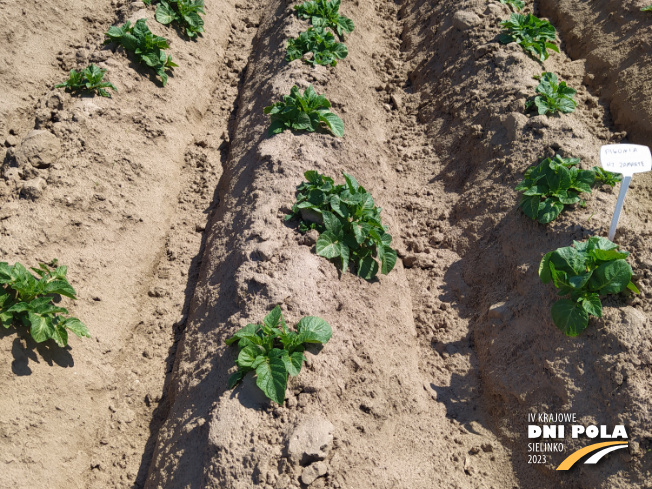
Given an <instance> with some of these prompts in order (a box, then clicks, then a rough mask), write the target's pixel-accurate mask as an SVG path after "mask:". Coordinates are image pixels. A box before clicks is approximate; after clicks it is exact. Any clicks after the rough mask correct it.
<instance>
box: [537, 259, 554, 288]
mask: <svg viewBox="0 0 652 489" xmlns="http://www.w3.org/2000/svg"><path fill="white" fill-rule="evenodd" d="M552 253H553V252H552V251H549V252H548V253H546V254H545V255H543V258H541V262H540V263H539V279H540V280H541V282H543V283H544V284H547V283H548V282H550V281H551V280H552V275H551V274H550V255H552Z"/></svg>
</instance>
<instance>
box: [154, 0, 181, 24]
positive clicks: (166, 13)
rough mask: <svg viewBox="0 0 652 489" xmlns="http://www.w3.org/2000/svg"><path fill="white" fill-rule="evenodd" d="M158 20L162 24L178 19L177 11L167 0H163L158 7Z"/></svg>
mask: <svg viewBox="0 0 652 489" xmlns="http://www.w3.org/2000/svg"><path fill="white" fill-rule="evenodd" d="M156 20H157V22H160V23H161V24H164V25H167V24H170V23H171V22H173V21H175V20H177V14H176V12H175V11H174V10H173V9H172V7H170V5H168V3H167V2H166V1H165V0H162V1H161V3H159V5H158V8H157V9H156Z"/></svg>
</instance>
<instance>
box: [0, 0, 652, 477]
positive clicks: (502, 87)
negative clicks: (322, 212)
mask: <svg viewBox="0 0 652 489" xmlns="http://www.w3.org/2000/svg"><path fill="white" fill-rule="evenodd" d="M641 6H642V5H637V4H636V5H635V4H634V2H626V3H625V4H622V3H619V4H618V5H616V4H615V2H612V1H609V0H600V1H599V2H597V3H595V2H594V4H592V5H591V8H590V9H588V8H586V6H585V5H584V3H583V2H577V1H572V0H565V1H561V2H550V1H548V0H542V1H541V2H540V3H539V4H537V5H536V8H537V12H536V13H537V14H538V15H546V16H549V17H550V19H551V20H552V22H553V23H554V24H555V25H556V26H557V28H558V30H559V33H560V37H561V40H562V43H561V47H562V54H556V53H554V54H553V55H552V56H551V57H550V58H549V59H548V60H547V61H546V62H544V63H543V64H542V63H539V62H537V61H535V60H533V59H531V58H529V57H528V56H527V55H525V54H524V53H523V51H522V50H521V48H520V47H518V46H517V45H515V44H510V45H501V44H499V43H498V42H497V35H498V34H499V32H500V26H499V22H500V21H501V20H504V19H505V18H507V17H508V16H509V14H510V11H509V9H508V7H507V6H505V5H502V4H499V3H498V2H488V3H487V2H485V1H479V0H463V1H462V2H460V1H452V0H444V1H440V2H436V3H433V2H428V1H425V0H406V1H405V2H402V3H399V4H397V3H394V2H389V3H384V2H378V1H376V0H374V1H372V0H361V1H359V2H358V1H357V2H352V3H346V2H345V3H344V4H343V5H342V13H343V14H344V15H347V16H349V17H351V18H352V19H354V21H355V23H356V29H355V31H354V32H353V33H352V34H350V35H348V36H347V37H346V44H347V46H348V48H349V53H350V54H349V56H348V58H346V59H345V60H343V61H341V62H340V63H339V64H338V66H337V67H335V68H325V67H316V68H311V67H308V66H307V65H304V64H302V63H301V62H300V61H294V62H292V63H287V62H285V61H284V57H285V41H286V39H287V38H288V37H294V36H296V35H297V34H298V33H299V32H300V31H302V30H304V29H305V28H306V26H307V22H305V21H301V20H298V19H297V18H296V17H295V16H294V15H293V9H292V5H291V4H286V3H284V2H282V1H280V0H278V1H277V0H272V1H269V2H263V1H259V2H253V3H251V2H250V3H249V4H246V5H245V4H242V3H235V2H230V1H227V0H220V1H219V2H217V3H211V4H209V5H207V15H206V34H205V36H203V37H202V38H200V39H199V40H197V41H195V42H188V41H187V40H185V39H184V38H183V37H182V36H181V35H180V33H178V32H176V31H175V30H174V29H173V28H165V27H163V26H161V25H160V24H157V23H156V22H155V21H154V20H153V11H154V10H153V8H151V7H150V8H145V7H144V5H143V4H141V3H140V2H134V3H129V4H127V3H124V2H122V1H120V0H118V1H112V2H108V1H106V0H103V1H100V2H93V3H92V4H91V3H90V2H65V1H64V0H61V1H59V2H53V1H48V2H41V3H39V4H38V6H37V5H26V4H23V5H20V6H17V5H7V4H3V10H2V14H1V15H2V20H3V25H7V26H14V27H10V28H9V30H8V31H7V33H6V34H5V36H4V37H5V40H6V42H5V44H4V45H3V47H2V48H1V49H3V52H2V55H3V56H2V57H3V59H7V60H9V62H8V63H9V64H8V65H7V67H5V69H2V68H0V84H2V86H5V87H7V90H6V91H7V96H6V97H3V101H2V102H1V103H0V114H1V116H0V139H1V138H2V137H4V141H5V148H6V149H4V152H5V156H4V159H3V160H4V163H3V165H2V168H1V171H0V175H1V176H2V179H0V205H1V207H0V236H1V238H0V259H2V260H6V261H9V262H10V263H13V262H15V261H21V262H23V263H25V264H26V265H34V264H36V263H37V262H38V261H39V260H43V261H48V260H50V259H52V258H54V257H56V258H59V260H60V261H61V262H62V263H64V264H67V265H68V266H69V267H70V272H69V276H70V279H71V282H72V283H73V285H74V286H75V288H76V289H77V291H78V292H79V300H78V301H77V302H76V303H75V305H74V306H73V307H71V312H73V313H74V315H75V316H78V317H80V318H82V319H83V320H84V322H85V323H86V324H87V325H88V326H89V329H90V330H91V332H92V334H93V339H92V340H84V341H80V340H77V339H76V338H75V339H72V340H71V347H68V348H66V349H59V348H56V347H54V346H52V345H48V344H46V345H36V344H35V343H33V341H32V340H31V339H30V338H29V337H28V335H26V334H25V333H24V332H21V331H16V330H15V329H13V328H11V329H9V330H6V331H3V332H2V337H0V350H1V351H2V352H4V353H2V354H1V356H0V358H2V359H3V362H4V365H5V368H3V369H1V370H0V387H1V388H2V390H3V392H5V393H6V395H5V396H3V398H2V401H0V412H2V415H0V452H1V453H2V454H3V456H2V457H3V458H1V459H0V460H1V461H2V462H3V463H4V467H5V469H4V472H3V474H5V475H4V477H3V482H2V483H0V486H1V487H7V488H9V487H11V488H28V487H29V488H34V487H53V488H59V487H60V488H64V487H65V488H70V487H84V488H86V487H93V488H98V489H99V488H107V487H116V488H117V487H120V488H122V487H147V488H151V489H154V488H166V489H167V488H177V487H178V488H186V487H220V488H249V487H252V486H254V487H263V488H279V489H280V488H289V487H306V486H308V485H310V487H332V488H342V489H344V488H346V489H357V488H370V487H378V488H390V487H397V488H399V487H400V488H423V487H458V488H467V487H468V488H476V487H486V488H489V487H494V488H510V487H523V488H535V487H536V488H558V487H581V488H594V487H601V488H619V487H622V488H631V487H640V488H644V487H647V485H648V484H649V480H648V478H649V477H648V474H649V472H650V470H652V466H651V464H652V458H651V457H650V455H649V448H650V447H651V444H652V441H651V440H652V426H651V425H650V402H649V399H650V394H651V393H650V390H651V389H650V384H649V381H648V379H649V378H650V373H651V372H650V369H651V368H652V367H651V365H652V356H651V355H650V346H652V335H651V334H650V333H649V328H648V318H649V316H650V314H651V311H652V303H651V302H650V300H649V298H648V296H647V294H648V292H647V289H648V288H649V286H650V280H651V277H650V268H651V266H652V256H651V252H650V251H649V247H647V246H646V244H647V243H648V242H649V238H650V236H651V233H652V229H651V225H650V224H649V222H648V217H647V216H648V214H649V204H648V203H647V199H648V198H649V196H650V184H649V178H648V177H646V176H644V177H636V178H635V180H634V184H633V188H632V190H631V191H630V193H629V195H628V197H627V199H628V200H627V204H626V206H625V214H624V216H623V218H621V224H620V227H619V233H618V235H617V237H616V241H617V242H618V243H619V244H620V245H621V246H622V247H623V248H624V249H626V250H628V251H630V252H631V253H632V254H631V257H630V258H629V261H630V263H631V264H632V266H633V268H634V270H635V271H636V278H635V280H636V281H637V283H638V285H639V288H640V289H641V291H642V294H641V295H640V296H638V297H635V298H633V297H625V296H622V297H610V298H608V299H604V300H603V304H604V305H605V306H606V307H605V314H604V317H603V318H602V319H600V320H592V321H591V324H590V326H589V329H588V330H587V331H586V333H585V334H583V335H582V336H581V337H580V338H574V339H572V338H566V337H564V336H563V335H562V334H561V333H560V332H559V331H557V330H556V328H555V327H554V326H553V325H552V324H551V322H550V319H549V306H550V304H551V303H552V301H553V300H554V297H555V294H554V290H553V288H552V287H551V286H550V285H542V284H540V283H539V281H538V277H537V267H538V263H539V260H540V258H541V256H542V255H543V253H545V252H547V251H550V250H552V249H554V248H556V247H560V246H567V245H569V244H570V242H571V240H573V239H576V240H579V239H583V238H585V237H587V236H589V235H594V234H600V235H605V234H606V229H607V228H608V225H609V220H610V218H611V212H612V209H613V207H614V205H615V200H616V192H614V191H611V190H596V191H594V192H593V194H592V195H591V196H589V197H588V198H587V205H586V207H585V208H581V207H579V206H577V208H575V209H572V210H570V211H568V212H565V213H563V214H562V215H561V216H560V218H559V219H558V220H556V221H555V222H554V223H552V224H550V225H548V226H542V225H539V224H536V223H533V222H531V221H530V220H529V219H527V218H526V217H524V216H523V215H522V214H521V213H520V212H518V211H517V210H516V205H517V203H518V199H519V196H518V195H517V194H516V193H515V192H514V190H513V187H514V186H515V184H516V183H518V182H519V181H520V180H521V179H522V175H523V172H524V171H525V170H526V169H527V168H528V167H529V166H530V165H532V164H534V163H537V162H538V161H540V159H541V158H543V157H545V156H552V155H554V154H555V153H559V154H562V155H564V156H575V157H579V158H581V165H582V167H583V168H590V167H591V166H595V165H598V163H599V162H598V159H597V155H598V152H599V147H600V145H602V144H607V143H609V142H620V141H623V142H634V143H641V144H645V143H646V136H648V133H649V126H650V124H648V122H649V118H650V117H652V110H650V108H649V106H648V103H649V102H648V100H649V99H650V95H652V93H650V92H651V91H652V89H650V87H649V86H648V84H647V83H646V82H645V80H646V76H645V74H646V73H647V70H648V68H647V65H648V64H649V63H646V59H647V58H646V56H647V53H648V51H649V49H648V46H647V43H648V38H649V35H648V32H647V31H648V29H647V20H648V19H649V17H648V15H649V14H645V13H643V12H640V11H639V8H640V7H641ZM616 7H617V8H616ZM538 9H540V11H539V10H538ZM614 12H615V13H614ZM141 17H147V18H148V19H149V21H148V24H149V25H150V27H151V29H152V30H153V31H154V32H155V33H156V34H160V35H165V36H166V37H168V38H169V39H172V47H171V50H170V52H171V53H172V55H173V58H174V59H175V61H176V62H177V63H178V64H179V65H180V66H179V68H176V69H175V71H174V76H172V77H171V78H170V81H169V83H168V86H167V87H165V88H161V87H160V86H159V85H157V83H156V81H155V79H154V78H153V77H152V76H151V73H150V72H149V71H147V70H144V69H142V68H140V67H139V66H137V65H136V64H134V63H133V62H132V61H130V58H129V57H128V56H126V55H125V53H124V52H122V50H121V49H118V50H116V51H115V52H114V51H112V50H111V49H110V48H107V47H102V46H101V43H102V41H103V32H105V31H106V30H107V29H108V27H109V26H110V25H111V24H117V23H122V22H124V21H125V20H126V19H132V20H136V19H138V18H141ZM45 18H47V19H48V21H47V22H45V21H44V20H43V19H45ZM80 19H81V20H80ZM17 26H20V28H18V27H17ZM36 39H39V41H38V42H36V41H35V40H36ZM43 40H45V41H46V42H43ZM568 56H570V58H569V57H568ZM21 59H29V60H31V61H32V62H31V63H27V64H25V63H22V62H20V60H21ZM91 61H92V62H95V63H97V64H98V65H100V66H101V67H103V68H107V69H109V72H108V75H107V77H108V78H109V79H110V80H111V81H113V82H114V83H115V84H116V85H117V86H118V88H119V92H118V93H117V94H116V95H115V96H114V98H113V99H110V100H109V99H98V98H73V97H71V96H70V95H68V94H65V93H64V92H63V91H60V90H55V91H52V90H51V89H49V88H47V87H52V86H53V85H54V84H55V83H57V82H60V81H62V80H63V79H64V78H65V77H66V71H67V70H69V69H71V68H79V67H83V66H85V65H86V64H87V63H88V62H91ZM542 71H553V72H555V73H556V74H557V75H558V76H559V77H560V78H561V79H563V80H565V81H567V82H568V84H569V86H571V87H573V88H576V89H577V90H578V94H577V96H576V100H577V101H578V109H577V110H576V111H575V112H574V113H573V114H570V115H564V116H561V117H546V116H533V115H531V114H529V115H525V114H524V112H525V111H524V109H525V106H524V105H525V100H526V99H527V98H528V97H530V96H532V95H533V94H534V87H535V86H536V84H537V81H536V80H534V79H533V78H532V77H533V75H538V74H540V73H541V72H542ZM309 84H312V85H313V86H314V87H315V88H316V90H317V91H318V92H320V93H324V94H325V95H326V96H327V97H328V98H329V99H330V100H331V101H332V102H333V111H334V112H335V113H337V114H338V115H340V116H341V117H342V119H343V120H344V123H345V126H346V132H345V136H344V137H343V138H342V139H336V138H334V137H332V136H330V135H328V134H292V133H289V132H286V133H283V134H281V135H278V136H274V137H272V138H270V137H268V136H267V134H266V129H267V126H268V121H269V119H268V117H267V116H264V115H263V113H262V109H263V107H264V106H266V105H269V104H271V103H273V102H274V101H276V100H278V99H279V98H280V97H281V95H283V94H286V93H288V92H289V89H290V87H291V86H292V85H298V86H300V87H302V88H304V87H306V86H308V85H309ZM612 121H615V123H614V122H612ZM33 130H36V132H32V131H33ZM34 148H36V151H34ZM0 156H2V155H0ZM311 169H316V170H318V171H320V172H321V173H324V174H327V175H330V176H332V177H334V178H335V179H336V180H337V181H341V176H340V175H341V172H342V171H345V172H347V173H350V174H352V175H354V176H355V177H356V178H357V179H358V181H359V182H360V183H361V184H362V185H364V186H365V187H366V188H367V189H368V190H369V191H370V192H371V194H372V195H373V196H374V197H375V199H376V202H377V204H378V205H380V206H381V207H382V208H383V212H382V215H383V219H384V221H385V222H386V224H388V225H389V232H390V233H391V234H392V235H393V236H394V246H395V247H396V248H397V249H398V252H399V256H400V258H401V260H400V263H399V264H397V267H396V269H395V270H394V271H392V272H391V273H390V274H389V275H387V276H380V277H379V278H378V279H377V280H374V281H372V282H366V281H364V280H362V279H360V278H358V277H356V276H355V275H353V274H351V273H346V274H340V273H338V270H337V268H336V266H335V265H334V264H332V263H330V262H328V261H327V260H325V259H323V258H320V257H318V256H317V255H316V254H315V251H314V240H313V239H312V238H311V237H309V236H302V235H301V234H300V233H299V232H298V230H297V229H296V223H292V222H290V223H286V222H284V221H283V216H284V214H285V213H287V212H288V211H289V206H290V205H291V203H292V201H293V200H294V191H295V188H296V185H297V184H299V183H300V182H301V180H302V179H303V175H302V174H303V172H304V171H306V170H311ZM204 229H206V233H205V234H204V233H203V231H204ZM275 304H281V307H282V308H283V310H284V314H285V315H286V318H287V319H288V320H289V323H290V324H295V323H296V321H297V320H298V319H299V318H301V317H302V316H305V315H318V316H321V317H323V318H324V319H326V320H327V321H328V322H329V323H330V324H331V325H332V327H333V330H334V335H333V338H332V340H331V341H330V342H329V343H328V344H327V345H325V346H324V347H323V348H321V349H310V350H309V353H307V356H308V362H307V364H306V366H305V368H304V369H303V371H302V372H301V374H300V376H299V377H297V378H295V379H292V380H291V381H290V383H289V389H288V393H287V401H286V403H285V404H284V405H283V406H274V405H271V404H270V403H269V401H268V400H266V399H265V398H264V397H262V396H261V395H260V393H259V391H257V388H256V387H255V384H254V382H253V381H252V379H250V378H248V379H247V380H246V381H245V382H244V383H243V384H242V385H241V386H239V387H237V388H236V389H235V390H233V391H227V390H226V379H227V378H228V375H229V373H230V372H232V370H233V367H234V363H233V362H234V359H235V350H236V349H235V348H230V347H226V346H225V345H224V339H225V338H227V337H228V336H229V335H230V334H232V333H233V332H234V331H236V330H237V329H238V328H240V327H242V326H244V325H245V324H247V323H249V322H259V321H260V320H261V319H262V317H263V316H264V315H265V313H266V312H267V311H268V310H269V309H270V308H271V307H273V306H274V305H275ZM177 345H178V347H177ZM555 412H575V413H577V414H578V418H579V419H580V420H581V422H582V423H591V424H607V425H613V424H625V425H626V426H627V429H628V433H629V435H630V446H629V448H628V450H627V451H625V450H621V451H619V452H616V453H614V454H612V455H610V456H609V457H607V458H605V459H604V460H603V461H602V462H601V463H600V464H599V465H597V466H593V467H591V468H590V469H585V468H581V469H577V470H573V471H571V472H569V473H564V474H560V473H559V472H556V471H555V470H554V469H555V468H556V466H557V465H558V464H559V463H560V462H561V461H562V460H563V458H564V456H565V455H567V454H569V453H570V452H571V451H572V450H574V449H577V448H580V447H581V446H583V445H585V444H586V443H585V440H579V441H578V440H575V441H571V440H566V443H567V447H566V450H565V453H563V454H553V456H552V459H549V460H548V463H546V464H536V465H532V464H528V451H527V450H528V447H527V442H528V440H527V438H526V432H527V429H526V428H527V424H528V423H527V415H528V414H533V413H555ZM586 467H588V466H586Z"/></svg>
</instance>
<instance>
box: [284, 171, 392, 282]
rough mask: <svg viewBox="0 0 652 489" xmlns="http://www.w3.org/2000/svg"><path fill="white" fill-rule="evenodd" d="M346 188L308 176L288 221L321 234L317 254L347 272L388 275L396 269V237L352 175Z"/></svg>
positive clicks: (313, 173) (370, 276) (309, 173)
mask: <svg viewBox="0 0 652 489" xmlns="http://www.w3.org/2000/svg"><path fill="white" fill-rule="evenodd" d="M343 175H344V180H345V182H346V183H345V184H343V185H335V183H334V181H333V179H332V178H330V177H326V176H324V175H321V174H319V173H318V172H316V171H307V172H306V173H304V176H305V178H306V180H307V181H305V182H302V183H301V184H300V185H299V186H298V187H297V201H296V203H295V204H294V205H293V206H292V214H289V215H287V216H286V217H285V218H286V220H290V219H295V218H296V219H300V220H301V224H300V226H299V229H300V230H301V231H303V232H305V231H307V230H308V229H317V230H318V231H319V232H320V235H319V239H318V240H317V244H316V247H315V248H316V251H317V254H318V255H320V256H323V257H325V258H329V259H335V260H338V261H339V262H340V263H341V266H342V272H346V270H347V269H348V268H349V263H353V264H355V267H356V269H357V274H358V275H359V276H360V277H362V278H364V279H366V280H371V279H373V278H374V277H375V276H376V274H377V273H378V271H380V272H381V273H383V274H388V273H389V272H390V271H391V270H392V269H393V268H394V265H395V264H396V250H394V249H392V247H391V246H390V244H391V243H392V236H391V235H390V234H388V233H387V231H386V229H387V228H386V227H385V226H383V224H382V222H381V219H380V211H381V209H380V207H376V205H375V204H374V199H373V198H372V197H371V194H369V193H368V192H367V191H366V190H365V189H364V187H362V186H360V185H359V184H358V182H357V181H356V180H355V178H353V177H352V176H351V175H347V174H346V173H343Z"/></svg>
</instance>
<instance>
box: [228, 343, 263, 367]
mask: <svg viewBox="0 0 652 489" xmlns="http://www.w3.org/2000/svg"><path fill="white" fill-rule="evenodd" d="M262 354H264V352H263V351H262V349H261V348H259V347H258V346H254V345H250V346H247V347H245V348H243V349H242V350H240V353H239V354H238V359H237V360H236V361H235V363H236V365H237V366H238V367H243V368H244V367H251V364H252V363H254V360H256V358H257V357H258V356H259V355H262Z"/></svg>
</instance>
